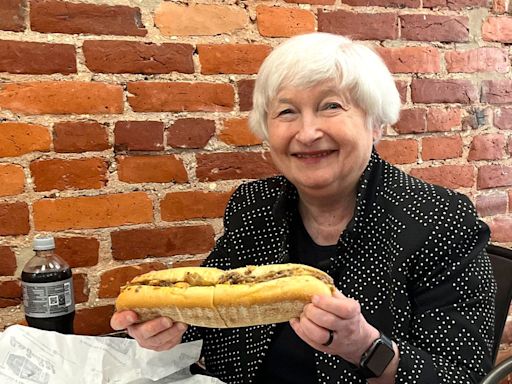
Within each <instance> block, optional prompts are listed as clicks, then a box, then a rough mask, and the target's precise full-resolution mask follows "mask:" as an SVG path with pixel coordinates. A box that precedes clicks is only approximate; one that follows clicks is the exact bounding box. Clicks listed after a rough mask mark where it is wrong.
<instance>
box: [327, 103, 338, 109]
mask: <svg viewBox="0 0 512 384" xmlns="http://www.w3.org/2000/svg"><path fill="white" fill-rule="evenodd" d="M339 108H341V104H340V103H334V102H333V103H326V104H325V105H324V109H339Z"/></svg>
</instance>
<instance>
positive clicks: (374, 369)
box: [356, 332, 395, 379]
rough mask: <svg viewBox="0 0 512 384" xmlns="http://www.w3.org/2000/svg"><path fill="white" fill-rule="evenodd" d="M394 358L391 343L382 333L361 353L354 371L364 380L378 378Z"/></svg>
mask: <svg viewBox="0 0 512 384" xmlns="http://www.w3.org/2000/svg"><path fill="white" fill-rule="evenodd" d="M393 357H395V351H394V350H393V342H392V341H391V339H390V338H389V337H387V336H386V335H384V334H383V333H382V332H381V333H380V336H379V337H378V338H377V339H376V340H375V341H374V342H373V343H372V345H371V346H370V348H368V350H367V351H366V352H365V353H363V356H361V360H360V362H359V367H357V369H356V371H357V373H359V374H360V375H362V376H363V377H364V378H365V379H371V378H372V377H380V376H381V375H382V374H383V373H384V371H385V370H386V368H387V366H388V365H389V363H390V362H391V360H393Z"/></svg>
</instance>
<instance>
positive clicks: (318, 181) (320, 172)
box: [267, 81, 374, 196]
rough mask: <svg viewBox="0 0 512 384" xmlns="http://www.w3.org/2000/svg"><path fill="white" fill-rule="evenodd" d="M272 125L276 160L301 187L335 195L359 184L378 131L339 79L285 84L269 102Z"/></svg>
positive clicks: (309, 191)
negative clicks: (348, 96)
mask: <svg viewBox="0 0 512 384" xmlns="http://www.w3.org/2000/svg"><path fill="white" fill-rule="evenodd" d="M267 125H268V142H269V145H270V150H271V154H272V160H273V162H274V164H275V165H276V167H277V168H278V169H279V170H280V171H281V172H282V173H283V175H284V176H286V178H288V179H289V180H290V181H291V182H292V183H293V184H294V185H295V186H296V187H297V189H298V190H299V192H304V193H307V194H309V195H312V196H313V195H316V196H336V194H339V193H343V192H347V191H349V190H350V191H353V189H354V188H355V187H356V185H357V183H358V180H359V177H360V176H361V174H362V173H363V171H364V169H365V167H366V165H367V164H368V161H369V159H370V155H371V150H372V145H373V141H374V131H373V130H372V129H371V128H369V127H368V124H367V123H366V118H365V114H364V112H363V111H362V110H361V109H359V108H357V107H355V106H352V105H350V104H349V103H348V102H347V99H346V98H345V97H343V95H341V93H340V92H339V89H338V88H337V87H336V86H335V84H334V82H332V81H324V82H321V83H318V84H316V85H314V86H312V87H309V88H306V89H304V88H296V87H293V86H285V87H283V88H281V89H280V91H279V92H278V93H277V95H276V97H275V98H274V99H273V100H272V102H271V103H270V108H269V111H268V117H267Z"/></svg>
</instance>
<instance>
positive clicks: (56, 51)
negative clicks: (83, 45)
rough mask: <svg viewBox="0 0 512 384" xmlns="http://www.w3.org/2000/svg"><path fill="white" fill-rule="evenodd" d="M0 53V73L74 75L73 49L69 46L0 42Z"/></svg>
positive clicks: (74, 60)
mask: <svg viewBox="0 0 512 384" xmlns="http://www.w3.org/2000/svg"><path fill="white" fill-rule="evenodd" d="M0 52H2V55H1V56H0V72H9V73H27V74H47V73H62V74H65V75H67V74H70V73H76V56H75V47H74V46H73V45H70V44H46V43H32V42H27V41H12V40H0Z"/></svg>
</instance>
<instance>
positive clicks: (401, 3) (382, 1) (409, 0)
mask: <svg viewBox="0 0 512 384" xmlns="http://www.w3.org/2000/svg"><path fill="white" fill-rule="evenodd" d="M343 4H347V5H355V6H362V7H368V6H370V7H397V8H404V7H405V8H419V7H420V0H344V1H343Z"/></svg>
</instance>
